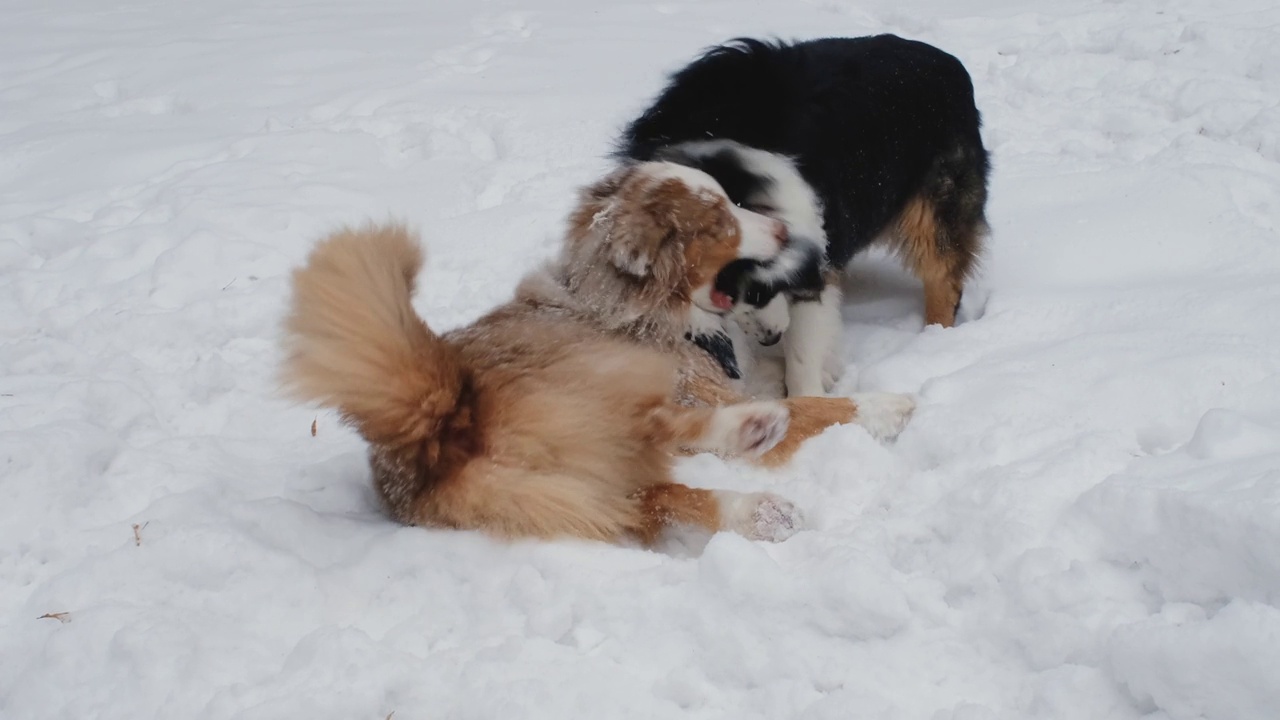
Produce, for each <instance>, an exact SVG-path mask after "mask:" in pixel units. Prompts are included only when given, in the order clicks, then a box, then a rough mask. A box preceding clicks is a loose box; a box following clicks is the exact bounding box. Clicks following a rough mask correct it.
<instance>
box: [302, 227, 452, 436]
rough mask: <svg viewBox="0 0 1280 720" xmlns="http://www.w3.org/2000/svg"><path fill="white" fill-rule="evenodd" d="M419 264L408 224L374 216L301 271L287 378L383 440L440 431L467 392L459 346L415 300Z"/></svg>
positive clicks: (319, 249)
mask: <svg viewBox="0 0 1280 720" xmlns="http://www.w3.org/2000/svg"><path fill="white" fill-rule="evenodd" d="M421 267H422V250H421V248H420V246H419V244H418V241H417V238H416V237H414V235H413V234H412V233H410V232H409V231H408V230H407V229H406V228H404V227H402V226H399V225H385V226H372V225H370V226H366V227H364V228H360V229H351V228H344V229H342V230H339V231H338V232H335V233H333V234H332V235H330V236H329V237H327V238H325V239H324V240H323V241H321V242H320V243H319V244H318V245H317V246H316V248H315V249H314V250H313V251H312V253H311V256H310V257H309V258H308V260H307V264H306V265H305V266H303V267H301V268H299V269H297V270H295V271H294V273H293V297H292V299H291V301H290V307H289V313H288V316H287V318H286V320H285V325H284V331H285V333H284V350H285V353H286V358H285V361H284V367H283V369H282V370H283V371H282V374H281V375H282V376H281V383H282V385H283V386H284V388H285V390H286V391H287V392H288V393H289V394H290V395H292V396H293V397H295V398H297V399H299V400H306V401H310V402H316V403H319V404H320V405H323V406H325V407H330V408H334V409H336V410H338V411H339V412H340V413H341V414H342V417H343V419H344V420H345V421H346V422H348V423H349V424H351V425H352V426H353V427H355V428H356V430H357V431H359V432H360V434H361V435H362V436H363V437H364V438H365V439H366V440H368V441H369V442H370V443H373V444H376V445H383V446H392V447H402V446H405V445H408V444H410V443H415V442H419V441H422V440H423V439H426V438H428V437H431V436H433V435H436V434H438V433H439V432H440V431H441V430H442V428H443V426H444V425H446V424H447V423H448V422H449V419H450V418H452V417H454V416H455V414H456V413H457V411H458V404H459V400H460V397H461V394H462V392H463V388H464V384H465V383H464V376H463V372H462V366H461V365H460V364H459V362H458V358H457V354H456V351H455V350H454V349H453V348H452V347H451V346H449V345H448V344H447V343H445V341H444V340H442V339H441V338H440V337H439V336H437V335H436V334H435V333H433V332H432V331H431V330H430V328H428V327H427V325H426V323H424V322H423V321H422V319H421V318H419V317H418V315H417V313H416V312H414V310H413V306H412V305H411V304H410V302H409V301H410V298H411V297H412V295H413V289H414V281H415V278H416V276H417V274H418V270H419V269H420V268H421Z"/></svg>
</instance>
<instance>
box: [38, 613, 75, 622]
mask: <svg viewBox="0 0 1280 720" xmlns="http://www.w3.org/2000/svg"><path fill="white" fill-rule="evenodd" d="M36 619H37V620H45V619H53V620H57V621H58V622H60V623H64V624H65V623H69V622H71V613H69V612H65V611H64V612H56V613H45V614H43V615H41V616H40V617H38V618H36Z"/></svg>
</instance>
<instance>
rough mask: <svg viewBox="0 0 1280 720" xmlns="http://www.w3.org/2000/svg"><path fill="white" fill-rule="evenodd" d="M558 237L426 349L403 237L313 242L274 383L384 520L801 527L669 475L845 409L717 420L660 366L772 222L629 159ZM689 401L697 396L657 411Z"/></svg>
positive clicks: (338, 236) (666, 364) (757, 446)
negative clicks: (331, 428)
mask: <svg viewBox="0 0 1280 720" xmlns="http://www.w3.org/2000/svg"><path fill="white" fill-rule="evenodd" d="M570 227H571V231H570V233H569V237H568V238H567V239H566V246H565V257H564V258H563V260H562V262H560V263H558V264H555V265H553V266H552V268H550V269H548V270H544V271H542V272H539V273H535V274H534V275H533V276H531V277H530V278H527V279H526V281H525V282H523V283H522V284H521V286H520V287H519V288H518V289H517V292H516V296H515V298H514V299H513V300H512V301H511V302H509V303H507V304H505V305H502V306H500V307H498V308H496V309H494V310H493V311H492V312H490V313H489V314H487V315H485V316H484V317H482V318H481V319H479V320H478V321H476V322H475V323H473V324H472V325H470V326H467V327H464V328H461V329H458V330H455V331H453V332H449V333H446V334H444V335H439V334H436V333H435V332H433V331H432V330H431V329H430V328H429V327H428V326H427V324H426V323H425V322H423V321H422V319H421V318H420V317H419V316H418V315H417V314H416V313H415V312H414V310H413V307H412V306H411V304H410V298H411V296H412V293H413V289H414V286H415V283H416V280H417V276H418V272H419V269H420V267H421V264H422V255H421V250H420V248H419V246H418V243H417V240H416V238H414V237H413V236H412V235H411V234H410V233H409V232H408V231H407V230H405V229H404V228H402V227H399V226H394V225H392V226H384V227H376V226H370V227H365V228H363V229H344V230H341V231H338V232H336V233H334V234H333V235H331V236H329V237H328V238H326V239H325V240H323V241H322V242H321V243H320V244H319V245H318V246H317V247H316V249H315V250H314V251H313V252H312V254H311V256H310V258H309V259H308V261H307V264H306V265H305V266H304V267H302V268H301V269H299V270H297V271H296V272H295V274H294V278H293V297H292V303H291V307H290V310H289V314H288V317H287V320H286V323H285V331H286V332H285V339H284V344H285V348H286V350H287V359H286V362H285V365H284V368H283V378H282V379H283V383H284V385H285V387H286V388H287V389H288V390H290V391H291V393H292V394H293V395H294V396H295V397H297V398H300V399H304V400H309V401H313V402H317V403H319V404H321V405H324V406H327V407H332V408H335V409H337V410H338V411H339V412H340V413H341V415H342V417H343V419H344V420H345V421H346V422H347V423H348V424H350V425H351V426H352V427H354V428H355V429H356V430H357V431H358V432H359V433H360V434H361V435H362V436H363V437H364V439H365V440H366V441H368V443H369V444H370V452H369V460H370V465H371V467H372V470H373V481H374V486H375V488H376V490H377V492H378V495H379V497H380V498H381V499H382V501H383V503H384V505H385V507H386V509H387V511H388V512H389V513H390V514H391V516H392V517H394V518H395V519H397V520H399V521H401V522H405V523H409V524H416V525H426V526H436V527H451V528H461V529H476V530H483V531H487V532H490V533H493V534H496V535H499V536H502V537H556V536H575V537H582V538H591V539H598V540H607V541H620V540H623V539H625V538H634V539H637V540H639V541H641V542H644V543H649V542H652V541H653V540H654V539H655V538H656V537H657V536H658V534H659V533H660V532H661V531H662V530H663V528H664V527H666V526H667V525H669V524H673V523H688V524H693V525H697V526H700V527H703V528H705V529H707V530H711V531H717V530H733V531H736V532H739V533H742V534H743V535H746V536H747V537H752V538H759V539H767V540H780V539H783V538H785V537H787V536H789V535H791V534H792V533H794V532H795V531H796V530H797V529H798V528H799V527H800V524H801V515H800V512H799V511H798V510H797V509H796V508H795V507H794V506H793V505H792V504H791V503H789V502H788V501H786V500H784V499H783V498H780V497H777V496H774V495H770V494H767V493H740V492H735V491H728V490H706V489H695V488H690V487H686V486H684V485H680V484H678V483H675V482H674V481H673V479H672V463H673V462H674V460H673V457H674V454H675V453H676V452H677V451H678V450H682V449H683V450H692V451H711V452H716V453H720V454H724V455H743V456H748V457H755V456H760V455H762V454H764V453H766V452H768V451H770V450H771V449H775V446H779V449H777V450H775V455H774V457H780V456H782V457H785V454H789V453H790V452H791V451H792V450H793V449H794V446H795V445H796V444H797V443H798V442H800V441H801V440H803V439H804V437H808V436H811V435H813V434H815V433H817V432H820V431H821V430H822V429H823V428H825V427H826V426H827V425H830V424H832V423H833V422H839V421H847V420H850V419H853V418H854V416H856V415H857V408H856V407H855V406H854V405H853V404H852V402H850V401H848V400H845V401H842V402H841V401H836V402H832V403H827V405H825V406H821V407H811V406H810V405H807V404H804V403H799V404H797V403H792V404H791V405H788V404H787V403H777V402H735V403H732V404H728V406H724V405H726V403H725V402H724V401H725V400H727V399H743V398H739V397H732V398H731V396H730V395H728V394H719V395H718V394H716V392H715V388H713V387H712V386H709V385H707V386H704V384H703V381H702V380H701V379H700V374H699V372H698V371H696V370H691V369H690V364H689V363H688V362H687V360H688V359H689V358H688V357H687V356H685V355H682V354H681V353H679V352H673V351H672V348H673V346H674V343H672V342H670V338H669V336H670V334H671V332H672V330H673V328H676V327H685V326H687V323H688V317H689V314H690V313H691V312H694V311H697V312H704V313H715V312H723V309H722V308H720V307H719V306H718V304H717V303H716V301H715V299H714V298H713V296H712V293H713V289H712V283H713V280H714V278H715V276H716V274H717V273H718V272H719V271H720V270H721V269H722V268H723V267H724V266H725V265H726V264H728V263H729V262H732V261H734V260H736V259H738V258H740V257H742V256H743V255H744V253H746V254H751V253H758V254H760V255H761V256H767V254H769V253H772V252H776V249H777V247H778V244H779V243H780V242H781V240H782V239H783V234H782V229H781V224H780V223H778V222H777V221H776V220H771V219H769V218H765V217H763V216H759V215H756V214H753V213H748V212H747V211H743V210H741V209H738V208H734V207H733V206H732V205H731V204H730V203H729V202H728V201H727V199H726V197H725V195H724V193H723V191H722V190H721V189H720V188H719V187H718V186H717V185H716V184H715V182H714V181H713V180H711V179H710V177H708V176H706V175H705V174H703V173H701V172H699V171H696V170H691V169H688V168H684V167H680V166H677V165H670V164H666V163H650V164H644V165H638V166H634V167H630V168H628V169H626V170H625V171H622V172H619V173H615V174H614V175H611V176H610V177H608V178H606V179H605V180H604V181H602V182H601V183H598V184H597V185H595V186H593V187H592V188H589V189H588V190H587V191H586V192H585V193H584V195H583V199H582V205H581V207H580V208H579V211H578V212H576V213H575V214H574V216H573V218H572V219H571V223H570ZM602 302H606V304H603V305H602V304H601V303H602ZM604 308H608V309H607V310H604ZM681 347H683V348H693V346H692V345H690V344H688V343H681ZM694 349H695V350H696V348H694ZM699 352H701V351H699ZM704 362H707V363H709V364H710V365H711V366H712V367H713V368H714V369H715V370H716V372H717V375H719V371H718V366H715V365H714V363H713V362H711V361H709V360H706V359H704ZM690 398H696V399H700V400H705V401H706V402H703V403H702V404H701V406H699V407H690V406H688V405H684V404H681V403H679V402H678V400H680V399H690ZM690 404H696V403H690ZM886 407H888V405H886ZM797 411H798V412H797ZM793 414H798V415H800V416H801V417H800V418H799V422H798V423H797V425H796V427H797V432H796V433H792V434H791V435H790V436H787V437H785V438H784V435H786V430H787V426H788V422H789V420H790V419H791V417H792V416H793ZM881 414H882V413H879V412H878V411H873V412H871V413H870V414H869V415H868V416H869V417H872V418H878V417H880V415H881ZM905 416H906V413H905V412H904V413H902V420H903V421H905ZM780 443H781V445H780Z"/></svg>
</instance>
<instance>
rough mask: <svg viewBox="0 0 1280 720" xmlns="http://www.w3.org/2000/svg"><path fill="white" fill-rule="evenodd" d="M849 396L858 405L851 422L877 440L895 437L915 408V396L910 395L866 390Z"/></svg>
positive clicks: (905, 424)
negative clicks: (856, 412) (864, 429)
mask: <svg viewBox="0 0 1280 720" xmlns="http://www.w3.org/2000/svg"><path fill="white" fill-rule="evenodd" d="M850 398H851V399H852V400H853V403H854V404H855V405H857V406H858V414H857V415H856V416H855V417H854V419H853V422H854V423H856V424H858V425H861V426H862V427H864V428H866V429H867V432H869V433H871V436H872V437H874V438H876V439H877V440H888V439H890V438H895V437H897V436H898V434H899V433H901V432H902V430H903V428H905V427H906V426H907V422H908V421H909V420H910V419H911V414H912V413H913V412H915V409H916V401H915V398H913V397H911V396H910V395H900V394H898V393H886V392H867V393H854V394H853V395H851V396H850Z"/></svg>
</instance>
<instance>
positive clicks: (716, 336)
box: [685, 332, 742, 380]
mask: <svg viewBox="0 0 1280 720" xmlns="http://www.w3.org/2000/svg"><path fill="white" fill-rule="evenodd" d="M685 340H692V341H693V344H694V345H697V346H698V347H700V348H702V349H703V350H706V351H707V353H708V354H709V355H711V357H713V358H715V360H716V362H718V363H720V369H721V370H724V374H725V375H727V376H728V377H730V378H732V379H734V380H740V379H741V378H742V369H741V368H739V367H738V355H737V353H735V352H734V351H733V341H732V340H730V339H729V336H728V335H726V334H725V333H723V332H717V333H710V334H708V335H693V334H692V333H688V334H686V335H685Z"/></svg>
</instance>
